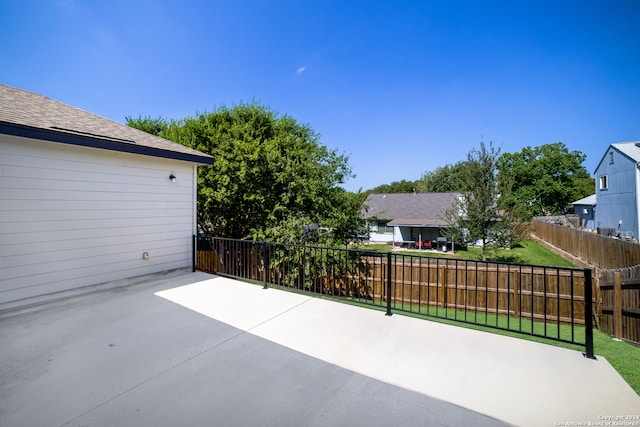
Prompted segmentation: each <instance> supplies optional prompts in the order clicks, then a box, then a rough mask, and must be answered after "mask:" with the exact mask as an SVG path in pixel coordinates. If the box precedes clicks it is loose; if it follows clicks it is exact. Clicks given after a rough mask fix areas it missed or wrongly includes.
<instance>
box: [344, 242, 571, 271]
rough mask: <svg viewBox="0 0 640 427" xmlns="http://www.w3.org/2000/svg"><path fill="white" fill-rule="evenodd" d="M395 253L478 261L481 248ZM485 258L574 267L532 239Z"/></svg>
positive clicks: (375, 247)
mask: <svg viewBox="0 0 640 427" xmlns="http://www.w3.org/2000/svg"><path fill="white" fill-rule="evenodd" d="M351 248H352V249H364V250H370V251H377V252H388V251H389V250H390V249H391V246H390V245H387V244H359V245H354V246H353V247H351ZM397 253H403V254H411V255H422V256H438V257H445V258H458V259H468V260H473V261H478V260H481V259H482V249H481V248H464V249H456V250H455V252H454V253H453V254H452V253H450V252H449V253H442V252H435V251H405V250H403V251H401V252H400V251H398V252H397ZM487 260H489V261H498V262H512V263H518V264H533V265H545V266H550V267H551V266H552V267H575V266H576V265H575V264H573V263H572V262H571V261H569V260H567V259H565V258H563V257H561V256H560V255H558V254H556V253H554V252H552V251H550V250H549V249H547V248H546V247H545V246H543V245H541V244H539V243H536V242H534V241H533V240H524V241H522V242H521V243H520V244H519V245H517V246H516V247H515V248H513V249H501V250H497V251H489V252H488V254H487Z"/></svg>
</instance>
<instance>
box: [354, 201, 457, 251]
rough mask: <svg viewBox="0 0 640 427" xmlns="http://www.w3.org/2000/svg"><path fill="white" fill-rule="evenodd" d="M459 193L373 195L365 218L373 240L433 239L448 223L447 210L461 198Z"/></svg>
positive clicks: (367, 204)
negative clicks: (446, 218)
mask: <svg viewBox="0 0 640 427" xmlns="http://www.w3.org/2000/svg"><path fill="white" fill-rule="evenodd" d="M459 198H460V194H458V193H393V194H370V195H369V196H368V197H367V200H366V201H365V207H366V209H367V210H366V212H365V213H364V217H365V219H366V220H367V221H368V223H369V240H370V241H372V242H418V241H420V242H431V241H434V240H436V239H437V238H438V237H440V230H441V228H442V227H446V226H447V222H446V221H445V217H446V212H447V211H448V210H450V209H452V208H453V207H454V206H455V204H456V202H457V201H458V200H459Z"/></svg>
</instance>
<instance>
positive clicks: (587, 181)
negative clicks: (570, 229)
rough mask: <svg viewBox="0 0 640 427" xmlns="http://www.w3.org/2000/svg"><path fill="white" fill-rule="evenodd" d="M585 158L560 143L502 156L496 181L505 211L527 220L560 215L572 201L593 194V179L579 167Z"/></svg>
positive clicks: (525, 149) (580, 153) (578, 152)
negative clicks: (535, 217) (516, 213)
mask: <svg viewBox="0 0 640 427" xmlns="http://www.w3.org/2000/svg"><path fill="white" fill-rule="evenodd" d="M585 158H586V155H585V154H583V153H582V152H580V151H569V150H568V149H567V147H566V146H565V145H564V144H563V143H562V142H556V143H554V144H545V145H542V146H539V147H535V148H531V147H525V148H524V149H522V151H520V152H518V153H504V154H502V156H501V157H500V159H499V161H498V179H499V184H500V191H501V193H502V194H503V195H504V196H503V197H504V200H503V203H504V205H505V207H506V208H507V209H510V210H511V211H514V212H515V211H517V212H518V215H519V217H521V218H522V219H524V220H529V219H531V218H532V217H534V216H539V215H555V214H557V213H560V212H562V211H563V210H564V209H565V208H566V207H567V206H568V205H569V204H570V203H571V202H572V201H575V200H578V199H581V198H582V197H586V196H588V195H590V194H593V192H594V186H593V179H592V178H591V177H590V175H589V172H587V170H586V169H585V167H584V166H582V162H583V161H584V160H585Z"/></svg>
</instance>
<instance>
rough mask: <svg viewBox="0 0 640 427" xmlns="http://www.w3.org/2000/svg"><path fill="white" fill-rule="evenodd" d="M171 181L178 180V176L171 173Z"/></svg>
mask: <svg viewBox="0 0 640 427" xmlns="http://www.w3.org/2000/svg"><path fill="white" fill-rule="evenodd" d="M169 179H170V180H171V182H176V176H175V175H174V174H171V175H169Z"/></svg>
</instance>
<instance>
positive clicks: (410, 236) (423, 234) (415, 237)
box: [387, 218, 455, 252]
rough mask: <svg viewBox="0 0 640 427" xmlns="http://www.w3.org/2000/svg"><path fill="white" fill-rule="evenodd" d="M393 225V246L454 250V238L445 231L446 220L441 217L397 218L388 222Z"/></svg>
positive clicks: (428, 249)
mask: <svg viewBox="0 0 640 427" xmlns="http://www.w3.org/2000/svg"><path fill="white" fill-rule="evenodd" d="M387 225H388V226H390V227H393V230H394V231H393V242H392V246H393V248H394V249H395V248H405V249H412V250H427V251H441V252H454V250H455V245H454V243H453V239H451V238H450V237H447V236H446V235H444V234H446V233H443V229H446V226H447V224H446V222H445V221H443V220H439V219H427V218H422V219H420V218H419V219H407V218H396V219H393V220H391V221H389V223H388V224H387Z"/></svg>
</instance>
